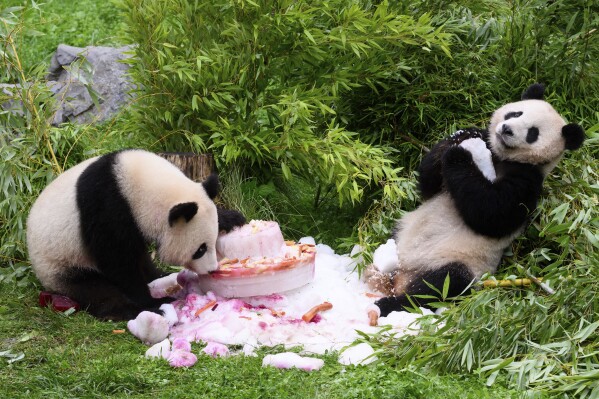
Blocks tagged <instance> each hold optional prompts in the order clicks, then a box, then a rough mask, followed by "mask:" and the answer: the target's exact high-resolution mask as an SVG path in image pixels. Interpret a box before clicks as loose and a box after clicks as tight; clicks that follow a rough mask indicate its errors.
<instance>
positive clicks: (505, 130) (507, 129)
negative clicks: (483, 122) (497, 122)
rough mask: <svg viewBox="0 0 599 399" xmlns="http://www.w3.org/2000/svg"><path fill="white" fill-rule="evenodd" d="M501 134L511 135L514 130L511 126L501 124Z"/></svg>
mask: <svg viewBox="0 0 599 399" xmlns="http://www.w3.org/2000/svg"><path fill="white" fill-rule="evenodd" d="M501 134H503V135H506V136H513V135H514V132H513V131H512V128H511V127H509V126H508V125H507V124H503V125H502V126H501Z"/></svg>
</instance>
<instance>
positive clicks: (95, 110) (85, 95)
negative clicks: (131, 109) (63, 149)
mask: <svg viewBox="0 0 599 399" xmlns="http://www.w3.org/2000/svg"><path fill="white" fill-rule="evenodd" d="M131 49H132V46H124V47H120V48H113V47H93V46H90V47H84V48H80V47H72V46H67V45H65V44H61V45H59V46H58V48H57V49H56V53H55V54H54V56H53V57H52V61H51V63H50V68H49V73H48V76H47V79H48V81H49V86H50V89H51V90H52V92H53V93H54V94H55V95H56V99H57V102H58V110H57V112H56V115H55V117H54V121H53V124H54V125H59V124H60V123H63V122H67V121H71V122H78V123H89V122H101V121H104V120H106V119H110V118H111V117H112V116H113V115H115V114H116V113H117V112H118V111H119V110H120V109H121V107H122V106H123V105H124V104H126V103H127V102H128V101H130V100H131V95H130V94H129V92H130V91H131V89H133V88H134V85H133V84H132V83H131V81H130V80H129V78H128V76H127V75H126V72H127V70H128V69H129V65H127V64H125V63H123V62H121V61H122V60H124V59H126V58H129V57H131V55H128V54H127V55H126V54H124V52H126V51H130V50H131ZM92 96H95V97H96V101H95V102H94V98H92Z"/></svg>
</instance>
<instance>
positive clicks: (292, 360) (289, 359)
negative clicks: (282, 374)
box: [262, 352, 324, 371]
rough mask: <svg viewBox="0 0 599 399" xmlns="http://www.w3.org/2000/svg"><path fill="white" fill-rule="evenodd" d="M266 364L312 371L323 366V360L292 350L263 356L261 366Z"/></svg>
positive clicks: (280, 367)
mask: <svg viewBox="0 0 599 399" xmlns="http://www.w3.org/2000/svg"><path fill="white" fill-rule="evenodd" d="M266 366H273V367H276V368H279V369H290V368H292V367H296V368H298V369H300V370H305V371H313V370H320V369H321V368H322V366H324V360H322V359H316V358H313V357H304V356H300V355H298V354H297V353H293V352H283V353H277V354H276V355H266V356H264V359H263V360H262V367H266Z"/></svg>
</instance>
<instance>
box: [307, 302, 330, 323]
mask: <svg viewBox="0 0 599 399" xmlns="http://www.w3.org/2000/svg"><path fill="white" fill-rule="evenodd" d="M332 308H333V304H332V303H330V302H323V303H321V304H320V305H316V306H314V307H313V308H312V309H310V310H308V311H307V312H306V313H305V314H304V315H303V316H302V320H303V321H305V322H306V323H309V322H310V321H312V319H313V318H314V316H316V314H317V313H318V312H322V311H324V310H329V309H332Z"/></svg>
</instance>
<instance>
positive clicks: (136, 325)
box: [127, 311, 168, 345]
mask: <svg viewBox="0 0 599 399" xmlns="http://www.w3.org/2000/svg"><path fill="white" fill-rule="evenodd" d="M127 328H128V329H129V331H131V334H133V335H135V336H136V337H137V338H139V339H140V340H141V341H142V342H143V343H144V344H146V345H153V344H155V343H157V342H160V341H162V340H164V339H165V338H166V337H167V336H168V321H167V320H166V319H165V318H164V317H162V316H160V315H159V314H156V313H153V312H148V311H143V312H141V313H140V314H139V315H137V317H136V318H135V319H134V320H129V321H128V322H127Z"/></svg>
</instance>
